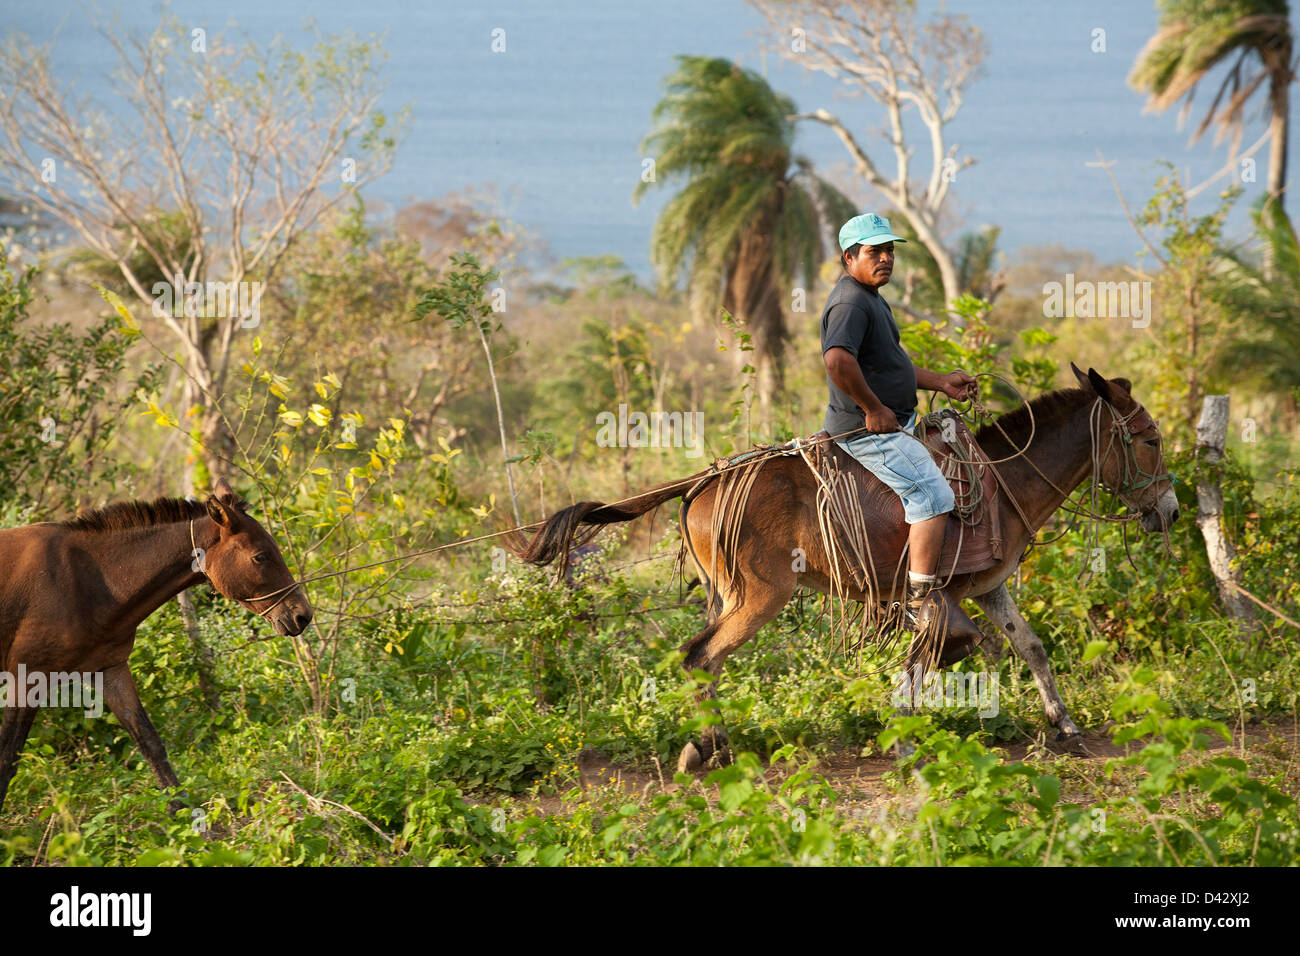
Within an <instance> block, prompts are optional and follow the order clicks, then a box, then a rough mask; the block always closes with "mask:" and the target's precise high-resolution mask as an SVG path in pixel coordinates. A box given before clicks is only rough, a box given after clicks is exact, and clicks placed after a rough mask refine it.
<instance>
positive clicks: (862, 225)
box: [840, 212, 907, 250]
mask: <svg viewBox="0 0 1300 956" xmlns="http://www.w3.org/2000/svg"><path fill="white" fill-rule="evenodd" d="M855 242H860V243H862V244H863V245H864V246H882V245H884V244H885V243H886V242H907V240H906V239H904V238H903V237H902V236H896V235H894V234H893V233H892V232H890V231H889V220H888V219H886V218H885V217H884V216H877V215H876V214H875V213H874V212H869V213H866V214H864V215H861V216H854V217H853V218H852V219H850V220H849V221H848V222H846V223H845V224H844V225H843V226H841V227H840V249H841V250H843V249H847V248H848V247H849V246H851V245H853V244H854V243H855Z"/></svg>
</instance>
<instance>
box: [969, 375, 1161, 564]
mask: <svg viewBox="0 0 1300 956" xmlns="http://www.w3.org/2000/svg"><path fill="white" fill-rule="evenodd" d="M1102 406H1105V407H1106V409H1108V410H1109V411H1110V417H1111V420H1110V424H1109V426H1108V427H1106V429H1105V430H1106V431H1108V432H1109V438H1110V440H1109V442H1108V443H1107V445H1106V448H1105V450H1104V451H1103V450H1102V449H1101V442H1102V437H1103V435H1102V432H1103V427H1104V426H1103V421H1102V417H1101V408H1102ZM1031 416H1032V412H1031ZM993 423H994V425H995V426H997V428H998V430H999V431H1001V432H1002V436H1003V437H1004V438H1005V439H1006V440H1007V441H1008V442H1010V443H1011V447H1013V448H1016V449H1017V450H1016V453H1015V454H1014V455H1012V456H1011V457H1013V458H1023V459H1024V460H1025V463H1026V464H1027V465H1029V467H1030V468H1032V469H1033V470H1034V471H1035V472H1037V473H1038V477H1040V478H1042V479H1043V481H1045V482H1047V484H1048V486H1049V487H1050V488H1052V489H1053V490H1055V491H1056V492H1057V494H1059V495H1060V496H1061V504H1060V506H1059V507H1061V508H1062V509H1064V510H1066V511H1068V512H1070V513H1071V514H1073V515H1075V516H1076V517H1082V518H1088V519H1091V520H1092V521H1093V522H1094V525H1093V534H1094V535H1095V534H1096V525H1095V522H1096V521H1111V522H1117V523H1127V522H1130V521H1136V520H1137V519H1138V518H1140V517H1141V515H1140V514H1137V513H1133V514H1128V515H1121V514H1118V513H1116V514H1102V513H1101V511H1100V504H1101V503H1100V501H1099V497H1100V495H1099V493H1098V489H1099V488H1100V487H1101V486H1102V479H1101V468H1102V462H1104V461H1105V460H1106V459H1107V458H1108V457H1109V456H1110V453H1111V449H1112V448H1114V447H1115V443H1116V441H1117V440H1118V442H1119V443H1120V448H1121V458H1122V461H1123V469H1124V471H1123V476H1122V477H1121V479H1120V481H1119V487H1118V488H1116V489H1113V493H1114V494H1116V495H1117V496H1118V497H1119V498H1120V499H1121V500H1123V499H1124V497H1125V496H1126V495H1128V494H1129V493H1130V492H1134V491H1139V490H1141V489H1143V488H1146V487H1148V486H1150V485H1153V484H1155V483H1156V482H1158V481H1164V480H1166V479H1167V480H1169V481H1175V480H1176V479H1175V478H1174V476H1173V474H1172V473H1171V472H1168V471H1166V472H1163V473H1161V474H1158V475H1157V474H1153V473H1151V472H1148V471H1146V470H1144V469H1143V468H1142V466H1141V465H1140V464H1139V463H1138V460H1137V449H1136V448H1135V447H1134V446H1133V436H1134V435H1137V434H1140V433H1141V432H1143V431H1145V430H1146V429H1148V428H1151V427H1153V426H1156V425H1158V424H1159V423H1158V422H1157V421H1156V420H1155V419H1154V418H1152V417H1151V413H1150V412H1148V411H1147V410H1146V407H1145V406H1143V405H1142V404H1141V403H1138V404H1137V405H1135V406H1134V407H1133V408H1132V409H1131V410H1129V411H1128V412H1127V413H1125V414H1121V413H1120V411H1119V409H1117V408H1116V407H1115V406H1114V405H1112V404H1111V403H1110V402H1108V401H1106V400H1105V399H1103V398H1101V397H1100V396H1098V397H1097V399H1096V400H1095V401H1094V402H1093V404H1092V408H1091V409H1090V410H1089V412H1088V431H1089V437H1090V439H1091V445H1092V452H1091V457H1092V481H1091V483H1090V484H1091V486H1092V506H1091V508H1090V509H1088V508H1074V507H1071V505H1070V493H1069V492H1067V491H1065V490H1064V489H1063V488H1061V487H1059V486H1058V485H1057V484H1056V482H1054V481H1052V479H1050V478H1048V477H1047V475H1045V474H1043V471H1042V469H1041V468H1039V467H1038V465H1036V464H1035V463H1034V461H1033V459H1032V458H1030V457H1029V455H1028V454H1027V451H1028V448H1029V444H1030V442H1032V440H1033V434H1032V430H1031V434H1030V439H1029V441H1027V442H1026V443H1025V446H1024V447H1023V448H1018V447H1017V446H1016V443H1015V442H1014V441H1012V440H1011V436H1009V435H1007V433H1006V432H1005V431H1003V429H1002V426H1001V425H998V424H997V419H996V418H994V419H993ZM1031 423H1032V417H1031ZM1031 429H1032V424H1031ZM993 476H994V477H995V478H996V479H997V482H998V485H999V486H1000V487H1001V489H1002V491H1003V493H1005V494H1006V496H1007V500H1008V501H1010V502H1011V505H1012V507H1014V508H1015V510H1016V513H1017V514H1018V515H1019V516H1020V520H1021V521H1022V522H1024V525H1025V528H1026V530H1029V529H1031V528H1032V527H1033V524H1032V523H1031V522H1030V520H1029V517H1028V515H1026V514H1025V511H1024V509H1023V508H1021V507H1020V502H1019V501H1017V500H1016V496H1015V495H1014V494H1012V492H1011V489H1010V488H1009V487H1007V483H1006V481H1005V480H1004V479H1003V477H1002V474H1001V472H1000V471H999V470H998V468H997V467H994V468H993ZM1125 504H1126V505H1128V503H1127V502H1125ZM1128 507H1130V508H1132V505H1128ZM1068 530H1069V529H1068V528H1067V529H1066V531H1068ZM1066 531H1062V532H1061V534H1059V535H1057V537H1056V538H1053V539H1051V541H1055V540H1057V538H1060V537H1061V536H1063V535H1064V534H1065V533H1066ZM1051 541H1039V540H1038V535H1037V534H1036V533H1032V532H1031V535H1030V539H1029V544H1028V545H1027V546H1026V547H1025V553H1024V554H1022V555H1021V556H1020V560H1021V561H1023V560H1024V559H1025V558H1027V557H1028V556H1029V552H1031V551H1032V550H1033V549H1034V548H1035V547H1036V546H1041V545H1043V544H1049V543H1051ZM1124 548H1125V551H1126V552H1127V550H1128V538H1127V535H1125V539H1124ZM1130 560H1131V558H1130Z"/></svg>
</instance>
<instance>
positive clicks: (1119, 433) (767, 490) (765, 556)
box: [510, 364, 1178, 769]
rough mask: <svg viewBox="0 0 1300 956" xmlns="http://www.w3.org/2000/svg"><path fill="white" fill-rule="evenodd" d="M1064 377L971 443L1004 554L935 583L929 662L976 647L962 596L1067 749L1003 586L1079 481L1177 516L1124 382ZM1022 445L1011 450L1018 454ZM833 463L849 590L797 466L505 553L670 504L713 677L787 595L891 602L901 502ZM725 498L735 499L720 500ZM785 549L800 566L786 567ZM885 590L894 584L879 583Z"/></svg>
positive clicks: (1149, 521)
mask: <svg viewBox="0 0 1300 956" xmlns="http://www.w3.org/2000/svg"><path fill="white" fill-rule="evenodd" d="M1071 368H1072V369H1073V370H1074V373H1075V375H1076V377H1077V378H1078V380H1079V384H1080V387H1079V388H1072V389H1061V390H1059V391H1055V392H1051V393H1048V394H1046V395H1042V396H1039V397H1038V398H1037V399H1034V400H1033V401H1032V402H1031V403H1029V405H1028V406H1025V405H1021V406H1020V407H1018V408H1017V409H1014V410H1013V411H1011V412H1009V413H1007V414H1006V415H1003V416H1001V417H1000V418H998V419H997V420H996V421H994V422H992V423H990V424H989V425H985V426H984V427H983V428H981V429H980V431H979V433H978V434H977V435H976V440H977V441H978V443H979V445H980V447H981V448H982V449H983V450H984V452H985V453H986V454H987V456H988V457H989V459H990V460H992V461H993V462H1000V463H999V464H997V465H996V468H997V471H998V474H999V477H1000V479H1001V481H1000V485H1001V487H1002V489H1003V492H1004V493H1001V494H998V495H997V496H996V499H995V503H994V506H995V507H996V508H997V509H998V519H999V523H1000V527H1001V533H1002V544H1003V547H1002V551H1001V553H1002V555H1003V557H1002V558H1001V559H1000V560H999V561H997V562H996V563H994V564H993V565H992V566H990V567H987V568H985V569H983V570H981V571H978V572H976V573H970V574H962V575H956V576H953V577H952V578H951V579H950V580H949V581H948V583H947V586H946V588H945V589H944V594H943V597H944V599H945V600H946V601H947V606H948V609H949V610H950V611H951V612H952V613H951V614H949V615H948V616H947V618H946V621H945V624H946V627H947V633H946V634H943V635H940V638H939V640H940V644H939V647H940V654H939V655H938V666H941V667H942V666H946V665H948V664H951V663H954V662H955V661H957V660H959V659H961V658H962V657H964V656H966V655H968V654H970V653H971V652H972V650H974V649H975V648H976V647H977V646H978V645H979V643H980V641H981V640H982V638H983V635H982V634H981V632H980V630H979V628H978V627H977V626H976V625H975V623H974V622H973V621H971V619H970V618H969V617H967V616H966V614H965V613H963V612H962V611H961V610H960V607H959V603H960V601H961V600H963V599H966V598H970V599H972V600H973V601H974V602H975V603H976V604H977V605H978V606H979V607H980V608H981V609H982V610H983V611H984V613H985V614H986V615H987V616H988V618H989V619H990V620H991V621H992V622H993V623H994V625H996V627H997V628H998V629H999V630H1000V631H1001V633H1002V634H1004V635H1005V636H1006V637H1007V638H1008V639H1009V640H1010V642H1011V644H1012V646H1013V647H1014V648H1015V649H1016V651H1017V653H1018V654H1019V655H1020V656H1021V658H1023V659H1024V660H1025V662H1026V663H1027V664H1028V666H1029V668H1030V671H1031V672H1032V673H1033V676H1034V681H1035V683H1036V684H1037V686H1038V690H1039V693H1040V694H1041V696H1042V699H1043V706H1044V709H1045V711H1046V713H1047V718H1048V720H1049V721H1050V722H1051V723H1052V725H1053V726H1054V727H1056V728H1057V730H1058V732H1059V733H1058V740H1060V741H1063V742H1064V743H1065V744H1066V746H1067V747H1072V746H1073V745H1075V744H1077V743H1078V742H1079V738H1080V731H1079V728H1078V727H1077V726H1075V724H1074V722H1073V721H1072V720H1071V719H1070V716H1069V713H1068V711H1067V710H1066V707H1065V704H1064V702H1063V701H1062V700H1061V696H1060V694H1059V693H1058V692H1057V689H1056V684H1055V681H1054V680H1053V678H1052V674H1051V671H1050V669H1049V668H1048V659H1047V653H1046V651H1045V650H1044V649H1043V645H1042V642H1041V641H1040V640H1039V639H1038V636H1037V635H1036V634H1034V632H1033V630H1032V629H1031V628H1030V626H1029V623H1028V622H1027V621H1026V620H1025V618H1024V616H1023V615H1022V614H1021V613H1020V611H1019V610H1018V609H1017V608H1016V605H1015V603H1014V601H1013V600H1012V598H1011V595H1010V594H1009V593H1008V591H1007V587H1006V581H1007V579H1008V578H1009V577H1011V575H1012V574H1013V573H1014V572H1015V569H1016V566H1017V565H1018V564H1019V561H1020V559H1021V557H1022V556H1023V553H1024V552H1025V550H1026V548H1027V546H1028V545H1029V544H1030V542H1031V541H1032V540H1033V539H1034V536H1035V534H1036V533H1037V531H1038V529H1039V528H1041V527H1042V526H1043V525H1044V524H1045V523H1046V522H1047V520H1048V519H1049V518H1050V517H1051V516H1052V514H1053V513H1054V512H1055V511H1056V510H1057V508H1058V507H1059V506H1060V505H1061V504H1062V502H1063V501H1064V500H1065V499H1066V497H1068V495H1069V494H1070V493H1071V492H1072V491H1074V489H1075V488H1077V487H1078V486H1079V485H1080V484H1081V483H1083V481H1084V480H1085V479H1088V478H1093V479H1095V480H1096V481H1097V482H1099V483H1100V484H1101V485H1103V486H1104V487H1106V488H1108V489H1110V490H1112V491H1113V492H1114V493H1115V494H1116V495H1117V496H1118V497H1119V499H1120V500H1121V501H1123V502H1124V504H1125V505H1127V506H1128V507H1129V508H1130V509H1131V510H1132V511H1134V512H1137V513H1138V514H1139V515H1140V516H1141V517H1140V523H1141V525H1142V527H1143V528H1144V529H1145V530H1147V531H1150V532H1156V531H1162V530H1163V529H1165V528H1167V527H1169V525H1170V524H1172V523H1173V521H1174V520H1176V519H1177V517H1178V500H1177V497H1176V496H1175V494H1174V491H1173V486H1172V482H1171V476H1170V475H1169V474H1168V473H1167V472H1166V470H1165V464H1164V455H1163V451H1162V443H1161V439H1160V433H1159V431H1158V429H1157V427H1156V423H1155V421H1154V420H1153V419H1152V418H1151V416H1150V415H1149V414H1148V413H1147V412H1146V410H1145V409H1144V408H1143V407H1142V406H1141V405H1140V404H1139V403H1138V402H1137V401H1136V400H1135V399H1134V398H1133V396H1132V395H1131V388H1132V386H1131V384H1130V383H1129V382H1128V381H1127V380H1126V379H1123V378H1116V379H1113V380H1110V381H1108V380H1106V379H1105V378H1103V377H1102V376H1101V375H1100V374H1099V373H1097V372H1096V371H1095V370H1093V369H1089V370H1088V374H1087V375H1084V374H1083V373H1082V372H1081V371H1080V370H1079V369H1078V368H1076V367H1075V366H1074V365H1073V364H1072V365H1071ZM1031 431H1032V433H1033V440H1032V442H1031V441H1030V440H1029V439H1030V435H1031ZM1027 446H1028V447H1027ZM1022 449H1023V452H1024V453H1023V454H1020V455H1017V452H1018V451H1020V450H1022ZM835 453H836V454H837V455H838V454H839V452H838V450H836V452H835ZM843 458H844V460H845V461H847V462H848V466H849V467H850V468H852V469H857V471H856V473H855V478H856V481H855V485H856V489H857V494H858V495H859V504H860V507H861V511H862V514H863V515H865V518H866V527H867V529H868V532H869V536H870V538H871V548H870V551H871V556H872V561H873V563H874V568H873V578H872V579H871V581H870V583H869V584H868V588H867V589H866V590H864V589H862V588H858V587H856V585H854V584H853V583H852V580H851V574H852V572H853V570H854V569H852V568H846V567H843V566H841V567H838V568H837V567H834V566H833V565H832V563H831V560H830V559H828V557H827V548H826V547H824V538H823V534H822V532H821V529H820V527H819V519H818V513H817V512H818V509H817V506H816V504H815V502H816V499H817V492H818V478H817V476H816V475H815V474H814V473H813V471H812V469H811V468H810V467H809V466H808V465H807V464H806V463H805V461H804V460H803V459H802V458H801V457H799V456H793V457H791V456H778V457H770V458H766V459H764V460H762V461H761V462H759V463H757V464H755V465H753V466H746V467H747V468H748V472H747V477H746V480H747V481H748V482H750V487H748V488H747V493H746V494H745V495H743V496H742V497H741V498H736V497H735V496H734V494H733V492H732V490H730V489H734V486H735V482H734V481H731V482H730V484H729V483H728V479H727V477H726V476H727V474H728V473H727V472H726V471H724V472H722V474H721V475H718V474H714V473H710V472H700V473H698V474H696V475H692V476H690V477H689V478H686V479H681V480H679V481H674V482H670V483H668V484H665V485H660V486H657V487H655V488H652V489H650V490H648V491H646V492H644V493H642V494H641V495H639V496H638V497H635V498H632V499H629V500H627V501H625V502H622V503H619V504H615V505H605V504H601V503H599V502H581V503H579V504H576V505H574V506H573V507H571V508H566V509H565V510H563V511H560V512H557V513H556V514H554V515H552V516H551V517H550V518H549V519H548V520H547V521H546V522H545V523H544V524H542V525H540V526H538V531H537V534H536V535H535V536H534V537H533V538H532V540H530V541H525V540H523V539H522V538H515V539H513V540H512V541H511V542H510V546H511V547H512V548H513V549H514V550H515V553H516V554H518V555H519V556H520V557H521V558H523V559H524V560H525V561H528V562H531V563H533V564H538V565H544V564H548V563H550V562H551V561H553V560H555V559H556V558H557V557H560V556H561V555H567V553H568V551H569V550H570V549H571V548H572V547H573V546H574V545H575V543H576V544H581V543H582V542H585V541H586V540H588V539H589V538H590V537H591V535H592V534H594V533H595V532H597V531H598V530H599V528H600V527H601V526H603V525H608V524H615V523H618V522H623V521H629V520H631V519H633V518H635V517H637V516H638V515H642V514H645V513H647V512H649V511H650V510H652V509H653V508H655V507H658V506H659V505H661V504H663V503H665V502H667V501H671V500H673V499H674V498H678V497H683V498H684V503H683V507H682V510H681V516H682V524H683V527H682V539H683V547H684V550H685V552H686V554H688V555H690V557H691V559H692V561H693V563H694V564H695V566H696V568H697V570H698V572H699V574H700V576H701V578H702V580H703V581H704V582H705V583H706V585H707V586H708V589H709V591H710V593H711V595H716V600H713V601H711V607H710V613H709V623H708V626H707V627H706V628H705V629H704V630H703V631H701V632H700V633H699V634H698V635H696V636H695V637H694V638H692V639H691V640H690V641H688V642H687V643H686V644H685V645H684V646H683V651H684V652H685V654H686V657H685V660H684V662H683V666H684V667H685V668H686V670H687V671H688V672H690V671H693V670H696V669H703V670H705V671H708V672H709V673H710V674H712V675H714V676H715V678H716V676H717V675H718V673H719V672H720V671H721V668H722V664H723V662H724V661H725V660H726V659H727V657H728V656H729V655H730V654H731V653H732V652H733V651H735V650H736V648H738V647H740V646H741V645H742V644H744V643H745V642H746V641H748V640H749V639H750V638H751V637H753V636H754V634H755V633H756V632H757V631H758V629H759V628H761V627H762V626H763V625H764V624H766V623H767V622H769V621H771V620H772V619H773V618H775V617H776V616H777V614H778V613H779V612H780V611H781V609H782V608H783V607H784V606H785V605H786V603H787V602H789V601H790V599H791V598H792V597H793V596H794V594H795V591H796V589H798V588H799V587H800V586H806V587H811V588H813V589H816V590H818V591H821V592H823V593H834V591H835V589H836V588H837V586H840V587H842V586H843V584H842V582H845V581H849V582H850V583H849V584H848V585H847V587H848V595H847V596H848V597H849V598H850V599H852V600H855V601H863V602H865V601H868V600H870V601H873V602H878V601H882V600H883V601H888V600H894V601H901V600H904V593H903V585H902V583H901V580H902V579H900V578H899V576H897V575H895V574H894V573H893V572H894V570H895V569H896V568H897V567H899V566H900V564H901V566H903V567H906V564H905V562H904V561H903V557H904V555H903V549H904V547H905V545H906V541H907V526H906V525H905V523H904V522H903V513H902V503H901V501H899V499H898V496H897V495H896V494H894V493H893V492H892V491H890V490H889V489H887V488H886V487H885V486H884V485H883V484H882V483H880V482H879V481H878V480H877V479H876V478H875V477H874V476H872V475H871V474H869V473H868V472H867V471H866V470H865V469H863V468H861V466H860V465H857V463H856V462H852V461H851V460H849V459H848V458H847V456H843ZM1003 459H1006V460H1005V461H1003ZM719 489H721V491H720V490H719ZM729 496H730V497H732V498H733V499H734V500H733V501H730V502H729V501H728V500H727V499H728V497H729ZM1012 497H1014V499H1015V500H1014V501H1012V500H1010V499H1011V498H1012ZM719 499H722V500H721V501H720V500H719ZM739 501H743V505H738V504H737V502H739ZM719 512H729V513H728V514H727V515H726V517H725V519H724V524H727V525H729V526H730V527H731V531H730V533H728V534H724V535H722V536H719V534H718V520H717V515H718V513H719ZM719 541H722V542H723V543H724V544H723V546H724V547H725V553H724V554H714V553H712V550H711V549H712V548H713V547H714V545H715V544H716V543H717V542H719ZM794 553H798V554H799V555H800V556H801V560H799V561H797V562H792V560H791V555H792V554H794ZM837 560H841V559H837ZM859 570H860V569H859ZM895 581H897V582H899V583H898V584H897V585H895V584H893V583H891V582H895ZM911 661H912V659H911V658H909V661H908V663H909V668H910V664H911ZM715 688H716V680H715V681H714V682H713V684H711V685H710V687H709V689H708V691H707V692H706V694H708V695H712V694H714V693H715ZM726 744H727V741H726V733H725V730H724V729H723V728H722V727H721V726H719V725H715V726H713V727H709V728H707V729H706V730H705V731H704V732H703V733H702V739H701V740H700V741H698V742H696V741H692V742H690V743H688V744H687V745H686V747H685V748H684V749H683V751H682V757H681V760H680V761H679V766H681V767H683V768H686V769H693V768H694V767H695V766H698V764H699V762H700V761H701V760H702V761H706V762H707V761H710V760H711V759H716V760H725V759H727V748H726Z"/></svg>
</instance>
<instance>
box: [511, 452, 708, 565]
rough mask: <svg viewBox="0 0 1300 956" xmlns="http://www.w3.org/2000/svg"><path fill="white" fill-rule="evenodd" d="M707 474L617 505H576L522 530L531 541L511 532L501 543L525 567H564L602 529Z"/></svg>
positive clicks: (685, 488)
mask: <svg viewBox="0 0 1300 956" xmlns="http://www.w3.org/2000/svg"><path fill="white" fill-rule="evenodd" d="M707 474H708V472H703V471H702V472H698V473H696V474H694V475H691V476H690V477H688V478H679V479H677V480H676V481H670V482H668V483H667V484H663V485H656V486H655V487H653V488H650V489H648V490H647V491H643V492H642V493H641V494H639V495H637V496H636V497H634V498H628V499H627V500H625V501H621V502H618V503H617V504H612V505H607V504H604V503H603V502H600V501H580V502H578V503H577V504H576V505H573V506H571V507H569V508H565V509H564V510H563V511H557V512H555V514H553V515H551V516H550V517H549V518H547V519H546V521H544V522H542V523H541V524H535V525H531V526H529V527H528V528H526V529H524V530H526V531H536V532H537V533H536V534H534V535H533V538H532V540H531V541H530V540H529V539H527V538H526V537H524V535H522V534H520V533H519V532H518V531H515V532H512V533H511V534H509V535H506V536H505V537H504V538H503V543H504V544H505V546H506V547H507V548H509V549H510V550H511V551H512V552H514V554H515V555H516V556H518V557H519V558H520V559H522V560H524V561H527V562H528V563H529V564H536V565H539V566H542V565H547V564H550V563H551V562H553V561H554V560H555V559H556V558H558V557H560V556H561V555H563V556H564V560H565V562H566V563H567V562H568V559H569V552H571V551H572V550H573V549H574V548H575V547H581V546H582V545H583V544H586V543H587V542H588V541H590V540H591V538H592V537H594V536H595V535H596V533H597V532H599V531H600V529H601V528H603V527H604V526H605V525H609V524H621V523H623V522H624V521H631V520H632V519H633V518H639V517H640V516H641V515H643V514H645V513H646V512H648V511H652V510H654V509H655V508H658V507H659V506H660V505H662V504H663V503H664V502H666V501H672V500H673V499H674V498H680V497H682V496H683V495H685V494H687V493H688V492H689V491H690V490H691V489H692V488H694V486H695V484H696V482H697V481H698V480H699V479H701V478H703V477H705V476H706V475H707Z"/></svg>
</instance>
